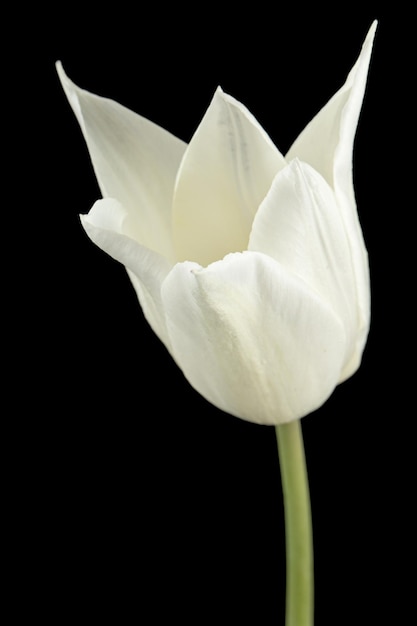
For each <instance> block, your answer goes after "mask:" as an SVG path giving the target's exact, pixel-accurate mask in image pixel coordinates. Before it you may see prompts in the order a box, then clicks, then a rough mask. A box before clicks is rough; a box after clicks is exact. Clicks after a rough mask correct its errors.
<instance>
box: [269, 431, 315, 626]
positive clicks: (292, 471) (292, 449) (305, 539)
mask: <svg viewBox="0 0 417 626" xmlns="http://www.w3.org/2000/svg"><path fill="white" fill-rule="evenodd" d="M276 434H277V442H278V453H279V461H280V467H281V480H282V490H283V494H284V511H285V542H286V559H287V588H286V620H285V626H313V621H314V616H313V613H314V573H313V535H312V525H311V508H310V494H309V488H308V477H307V468H306V462H305V455H304V444H303V435H302V431H301V423H300V421H299V420H296V421H294V422H290V423H289V424H281V425H280V426H277V427H276Z"/></svg>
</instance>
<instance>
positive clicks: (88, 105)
mask: <svg viewBox="0 0 417 626" xmlns="http://www.w3.org/2000/svg"><path fill="white" fill-rule="evenodd" d="M57 70H58V74H59V77H60V80H61V82H62V86H63V88H64V90H65V93H66V95H67V97H68V100H69V102H70V104H71V106H72V108H73V110H74V113H75V115H76V117H77V119H78V122H79V124H80V126H81V129H82V131H83V134H84V138H85V140H86V142H87V146H88V150H89V152H90V156H91V159H92V162H93V166H94V170H95V173H96V176H97V180H98V183H99V185H100V189H101V192H102V194H103V196H104V197H113V198H118V200H120V202H121V203H122V205H123V206H124V207H125V209H126V211H127V213H128V219H127V222H126V226H127V227H128V228H129V234H130V236H131V237H132V238H133V239H136V240H137V241H139V242H140V243H142V244H143V245H145V246H147V247H149V248H151V249H152V250H155V251H156V252H159V253H160V254H163V255H164V256H166V257H169V258H172V257H173V247H172V227H171V206H172V195H173V189H174V182H175V177H176V174H177V170H178V167H179V163H180V161H181V158H182V155H183V153H184V150H185V147H186V144H185V143H183V142H182V141H180V140H179V139H177V138H176V137H174V136H173V135H171V134H170V133H168V132H167V131H165V130H163V129H162V128H160V127H159V126H157V125H156V124H153V123H152V122H150V121H149V120H147V119H145V118H143V117H141V116H140V115H136V114H135V113H133V112H132V111H130V110H129V109H126V108H125V107H123V106H121V105H120V104H118V103H117V102H114V101H113V100H109V99H107V98H101V97H99V96H96V95H94V94H92V93H89V92H88V91H85V90H83V89H80V88H79V87H77V86H76V85H75V84H74V83H73V82H72V81H70V80H69V78H68V77H67V76H66V75H65V73H64V70H63V69H62V65H61V64H60V63H57Z"/></svg>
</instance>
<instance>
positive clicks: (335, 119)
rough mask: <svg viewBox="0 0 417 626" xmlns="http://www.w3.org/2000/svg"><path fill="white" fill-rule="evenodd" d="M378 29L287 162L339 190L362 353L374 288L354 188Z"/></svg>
mask: <svg viewBox="0 0 417 626" xmlns="http://www.w3.org/2000/svg"><path fill="white" fill-rule="evenodd" d="M376 27H377V22H376V21H375V22H374V23H373V24H372V26H371V28H370V30H369V32H368V35H367V37H366V39H365V42H364V44H363V47H362V50H361V53H360V55H359V58H358V60H357V62H356V64H355V65H354V67H353V68H352V70H351V71H350V73H349V75H348V77H347V79H346V82H345V84H344V85H343V87H342V88H341V89H340V90H339V91H338V92H337V93H336V94H335V95H334V96H333V97H332V98H331V99H330V101H329V102H328V103H327V104H326V105H325V106H324V107H323V109H322V110H321V111H320V112H319V113H318V114H317V115H316V117H315V118H313V120H312V121H311V122H310V123H309V124H308V125H307V127H306V128H305V129H304V130H303V131H302V133H301V134H300V136H299V137H298V138H297V139H296V141H295V142H294V144H293V146H292V147H291V148H290V150H289V152H288V154H287V155H286V158H287V160H291V159H293V158H295V157H298V158H300V159H301V160H303V161H306V162H308V163H309V164H310V165H312V166H313V167H314V169H316V170H317V171H318V172H320V173H321V174H322V176H324V178H325V179H326V180H327V182H328V183H329V184H330V185H331V186H332V187H333V189H334V191H335V194H336V198H337V201H338V203H339V206H340V209H341V211H342V216H343V220H344V225H345V229H346V232H347V235H348V239H349V246H350V252H351V257H352V263H353V269H354V273H355V281H356V289H357V302H358V306H359V309H360V315H361V320H360V325H359V327H358V331H357V354H358V355H360V354H362V351H363V348H364V345H365V342H366V338H367V334H368V330H369V322H370V287H369V268H368V256H367V252H366V247H365V243H364V240H363V235H362V230H361V227H360V223H359V219H358V215H357V210H356V203H355V195H354V189H353V174H352V154H353V144H354V138H355V133H356V128H357V124H358V120H359V115H360V110H361V107H362V101H363V98H364V94H365V88H366V81H367V75H368V69H369V63H370V58H371V52H372V45H373V40H374V37H375V32H376ZM359 363H360V359H359V361H358V360H357V359H356V361H355V360H354V361H353V362H352V365H351V368H350V370H351V372H350V373H351V374H352V373H353V372H354V371H356V369H357V367H358V366H359Z"/></svg>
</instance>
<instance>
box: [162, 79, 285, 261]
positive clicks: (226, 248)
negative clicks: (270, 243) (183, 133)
mask: <svg viewBox="0 0 417 626" xmlns="http://www.w3.org/2000/svg"><path fill="white" fill-rule="evenodd" d="M284 166H285V160H284V157H283V156H282V155H281V154H280V152H279V151H278V150H277V148H276V147H275V146H274V144H273V143H272V141H271V140H270V138H269V137H268V135H267V134H266V133H265V131H264V130H263V129H262V128H261V126H260V125H259V124H258V123H257V121H256V120H255V118H254V117H253V116H252V115H251V114H250V113H249V111H247V109H246V108H245V107H243V105H241V104H240V103H239V102H237V101H236V100H235V99H234V98H232V97H231V96H227V95H226V94H224V93H223V92H222V91H221V89H218V90H217V91H216V93H215V95H214V98H213V100H212V102H211V104H210V106H209V108H208V110H207V112H206V114H205V116H204V118H203V120H202V122H201V124H200V126H199V127H198V129H197V131H196V132H195V134H194V136H193V138H192V140H191V142H190V144H189V146H188V147H187V149H186V151H185V154H184V157H183V159H182V162H181V166H180V168H179V171H178V176H177V181H176V186H175V193H174V201H173V232H174V245H175V249H176V255H177V259H178V260H180V261H186V260H192V261H196V262H198V263H200V264H201V265H208V264H209V263H211V262H213V261H216V260H218V259H221V258H223V257H224V256H225V255H226V254H228V253H230V252H239V251H242V250H246V249H247V246H248V241H249V234H250V230H251V226H252V221H253V218H254V215H255V213H256V211H257V209H258V206H259V204H260V203H261V201H262V200H263V198H264V197H265V195H266V193H267V191H268V189H269V187H270V185H271V183H272V180H273V178H274V176H275V174H276V173H277V171H278V170H280V169H281V168H282V167H284Z"/></svg>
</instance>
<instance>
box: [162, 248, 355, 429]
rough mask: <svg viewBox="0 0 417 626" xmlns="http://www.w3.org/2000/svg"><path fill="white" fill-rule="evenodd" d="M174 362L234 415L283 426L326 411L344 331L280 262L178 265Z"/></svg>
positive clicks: (235, 259)
mask: <svg viewBox="0 0 417 626" xmlns="http://www.w3.org/2000/svg"><path fill="white" fill-rule="evenodd" d="M162 301H163V304H164V307H165V312H166V320H167V329H168V333H169V337H170V340H171V345H172V349H173V354H174V357H175V359H176V361H177V363H178V364H179V366H180V367H181V369H182V370H183V372H184V374H185V376H186V378H187V379H188V380H189V382H190V383H191V385H192V386H193V387H194V388H195V389H196V390H197V391H198V392H199V393H201V395H203V396H204V397H205V398H206V399H207V400H208V401H209V402H211V403H212V404H214V405H216V406H217V407H219V408H220V409H222V410H224V411H227V412H228V413H230V414H232V415H235V416H237V417H240V418H242V419H246V420H248V421H252V422H257V423H260V424H279V423H283V422H288V421H291V420H294V419H297V418H300V417H302V416H303V415H306V414H307V413H310V412H311V411H313V410H314V409H316V408H318V407H319V406H320V405H321V404H322V403H323V402H324V401H325V400H326V398H327V397H328V396H329V395H330V394H331V392H332V391H333V389H334V387H335V385H336V384H337V381H338V378H339V374H340V368H341V366H342V361H343V355H344V351H345V346H344V342H345V338H344V330H343V327H342V324H341V322H340V321H339V319H338V318H337V317H336V316H335V315H334V313H333V312H332V310H331V309H330V308H329V307H328V306H327V305H326V304H325V303H323V302H322V301H321V300H320V299H319V297H318V296H317V294H316V293H315V292H313V291H312V290H310V289H309V288H308V286H307V285H306V284H305V283H304V282H303V281H302V280H301V279H299V278H297V277H296V276H293V275H291V274H290V273H289V272H287V271H286V270H285V269H284V268H283V267H282V266H280V265H279V264H278V263H277V262H276V261H274V260H273V259H271V258H269V257H267V256H265V255H263V254H260V253H257V252H244V253H243V254H239V253H235V254H231V255H228V256H227V257H226V258H225V259H223V260H222V261H218V262H217V263H213V264H212V265H210V266H209V267H207V268H205V269H203V268H201V266H199V265H197V264H196V263H189V262H185V263H181V264H177V265H176V266H175V267H174V268H173V270H172V271H171V273H170V274H169V275H168V277H167V278H166V280H165V281H164V283H163V286H162Z"/></svg>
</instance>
